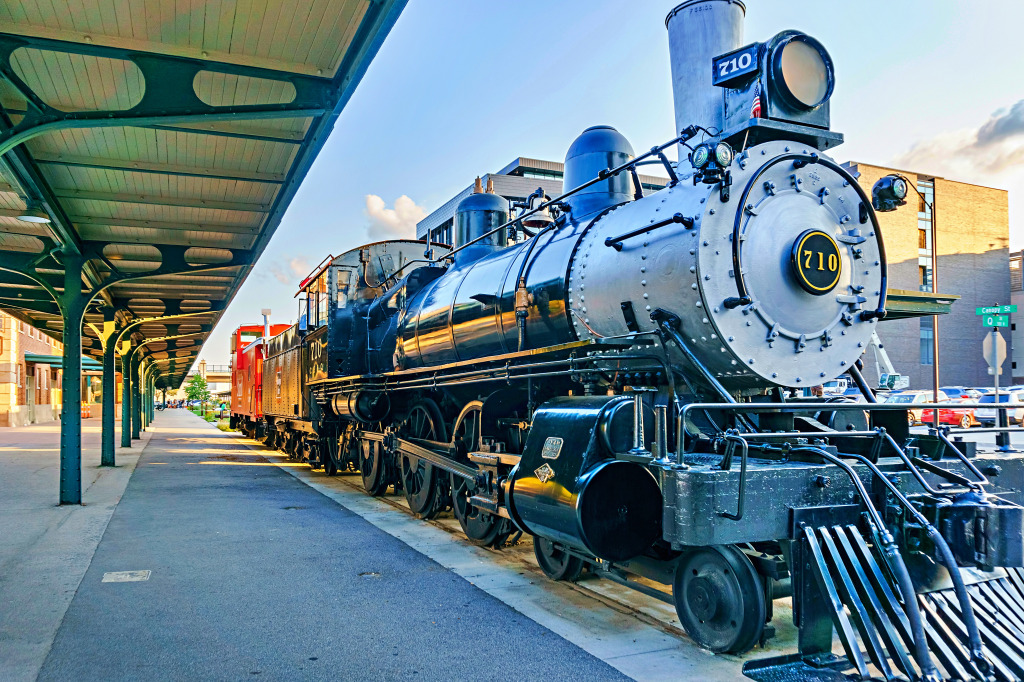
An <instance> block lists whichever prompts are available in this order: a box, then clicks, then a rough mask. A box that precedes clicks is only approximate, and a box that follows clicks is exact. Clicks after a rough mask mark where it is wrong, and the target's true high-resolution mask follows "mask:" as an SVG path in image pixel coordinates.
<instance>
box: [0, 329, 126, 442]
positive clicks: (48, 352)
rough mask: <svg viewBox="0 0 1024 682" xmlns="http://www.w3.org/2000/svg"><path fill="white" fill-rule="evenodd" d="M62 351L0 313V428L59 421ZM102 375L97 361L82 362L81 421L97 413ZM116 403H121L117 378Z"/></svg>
mask: <svg viewBox="0 0 1024 682" xmlns="http://www.w3.org/2000/svg"><path fill="white" fill-rule="evenodd" d="M62 352H63V347H62V346H61V343H60V342H59V341H56V340H55V339H52V338H50V337H49V336H47V335H46V334H44V333H42V332H41V331H39V330H38V329H36V328H34V327H32V326H30V325H27V324H25V323H24V322H22V321H21V320H19V319H17V318H16V317H12V316H10V315H8V314H7V313H5V312H2V311H0V427H3V426H23V425H25V424H35V423H40V422H48V421H55V420H57V419H59V418H60V405H61V402H60V401H61V386H62V381H63V378H62V371H61V368H60V367H61V353H62ZM101 375H102V372H101V366H100V364H99V363H98V362H97V361H96V360H94V359H92V358H82V402H83V408H82V409H83V415H84V416H94V417H98V416H99V414H100V413H99V404H100V402H101V397H102V396H101V389H102V386H101V380H100V376H101ZM116 399H117V401H118V402H120V400H121V379H120V374H118V376H117V394H116ZM116 414H117V415H118V416H120V410H118V411H117V412H116Z"/></svg>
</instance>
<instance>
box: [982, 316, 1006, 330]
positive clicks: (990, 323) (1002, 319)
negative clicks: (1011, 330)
mask: <svg viewBox="0 0 1024 682" xmlns="http://www.w3.org/2000/svg"><path fill="white" fill-rule="evenodd" d="M981 321H982V323H983V324H984V325H985V326H986V327H1009V326H1010V316H1009V315H985V316H983V317H982V318H981Z"/></svg>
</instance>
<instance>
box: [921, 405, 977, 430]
mask: <svg viewBox="0 0 1024 682" xmlns="http://www.w3.org/2000/svg"><path fill="white" fill-rule="evenodd" d="M965 402H966V401H965ZM933 419H934V417H933V416H932V410H931V409H925V410H921V423H922V424H924V425H926V426H927V425H928V424H931V423H933V422H932V420H933ZM939 423H940V424H950V425H952V426H959V427H960V428H961V429H969V428H971V427H972V426H974V424H975V420H974V408H972V407H955V406H950V407H940V408H939Z"/></svg>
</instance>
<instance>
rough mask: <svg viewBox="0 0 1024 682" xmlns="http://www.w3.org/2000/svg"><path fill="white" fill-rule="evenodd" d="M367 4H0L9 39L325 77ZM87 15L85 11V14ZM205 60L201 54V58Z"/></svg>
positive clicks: (115, 0)
mask: <svg viewBox="0 0 1024 682" xmlns="http://www.w3.org/2000/svg"><path fill="white" fill-rule="evenodd" d="M368 6H369V2H368V1H367V0H348V1H347V2H343V3H342V2H338V0H334V1H333V2H328V1H327V0H292V1H288V0H249V1H248V2H246V1H244V0H242V1H239V2H232V1H231V0H207V1H206V2H199V1H189V0H90V2H89V3H88V5H87V6H86V4H85V3H84V2H83V1H82V0H68V1H67V2H66V3H65V4H64V5H63V6H61V7H59V8H58V7H55V6H54V4H53V3H51V2H50V1H49V0H18V1H17V2H14V3H0V23H3V24H9V25H10V28H9V29H8V30H12V31H14V32H17V33H31V34H33V35H45V36H47V37H53V38H58V39H62V40H70V41H75V42H83V41H84V40H85V36H89V39H90V40H91V41H92V42H95V43H96V44H104V45H117V46H121V47H127V48H130V49H148V50H149V51H154V52H167V53H169V54H178V55H182V56H189V57H197V58H199V57H202V58H209V59H213V60H218V61H231V62H235V63H242V64H251V65H254V66H265V67H268V68H277V69H283V70H294V71H296V72H299V73H309V74H318V70H319V74H320V75H325V76H333V75H334V74H335V72H336V71H337V68H338V66H339V64H340V62H341V58H342V55H344V53H345V50H347V49H348V47H349V45H350V43H351V41H352V38H353V37H354V36H355V32H356V29H357V28H358V26H359V22H360V21H361V20H362V17H363V15H364V14H365V12H366V9H367V7H368ZM87 8H88V9H87ZM203 53H205V54H203Z"/></svg>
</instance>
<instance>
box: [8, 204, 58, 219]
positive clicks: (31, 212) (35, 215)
mask: <svg viewBox="0 0 1024 682" xmlns="http://www.w3.org/2000/svg"><path fill="white" fill-rule="evenodd" d="M17 218H18V220H21V221H23V222H26V223H50V222H53V221H52V220H51V219H50V214H49V213H47V212H46V211H44V210H43V207H42V206H41V205H40V204H39V203H38V202H35V201H27V202H25V210H24V211H22V212H21V215H19V216H17Z"/></svg>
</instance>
